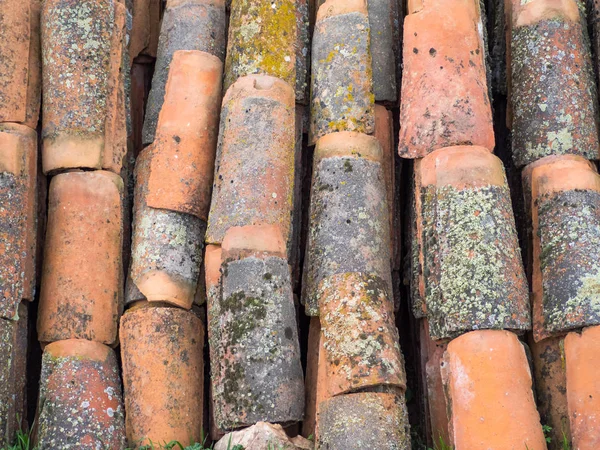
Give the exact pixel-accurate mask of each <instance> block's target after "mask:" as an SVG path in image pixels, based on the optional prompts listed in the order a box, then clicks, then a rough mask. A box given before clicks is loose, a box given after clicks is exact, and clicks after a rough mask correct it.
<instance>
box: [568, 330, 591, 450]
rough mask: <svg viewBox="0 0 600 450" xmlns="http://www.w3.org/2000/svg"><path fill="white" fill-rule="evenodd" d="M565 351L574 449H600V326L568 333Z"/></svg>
mask: <svg viewBox="0 0 600 450" xmlns="http://www.w3.org/2000/svg"><path fill="white" fill-rule="evenodd" d="M564 351H565V364H566V368H567V403H568V411H569V419H570V426H571V436H572V439H573V446H572V448H574V449H579V450H592V449H596V448H598V446H600V434H599V433H598V430H599V429H600V423H599V422H600V383H598V352H599V351H600V327H599V326H594V327H589V328H585V329H584V330H583V331H582V332H581V333H579V332H571V333H569V334H567V336H566V338H565V342H564Z"/></svg>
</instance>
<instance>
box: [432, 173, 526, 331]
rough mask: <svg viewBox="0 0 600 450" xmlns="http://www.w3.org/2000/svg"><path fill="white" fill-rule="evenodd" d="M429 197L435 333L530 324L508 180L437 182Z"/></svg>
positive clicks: (524, 326) (521, 326) (520, 328)
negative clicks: (460, 184)
mask: <svg viewBox="0 0 600 450" xmlns="http://www.w3.org/2000/svg"><path fill="white" fill-rule="evenodd" d="M505 183H506V182H505ZM422 196H423V198H422V205H423V214H422V215H423V237H422V240H423V242H424V249H423V253H424V255H425V264H424V267H423V273H424V276H425V286H426V304H427V312H428V318H429V323H430V326H431V335H432V337H433V338H434V339H441V338H452V337H456V336H457V335H459V334H461V333H463V332H465V331H469V330H476V329H485V328H492V329H513V330H527V329H529V328H530V323H531V319H530V313H529V301H528V289H527V281H526V279H525V274H524V271H523V265H522V262H521V253H520V249H519V245H518V242H517V233H516V229H515V221H514V216H513V213H512V207H511V202H510V192H509V189H508V186H507V185H506V184H505V185H504V186H492V185H489V186H481V187H477V188H465V189H456V188H455V187H453V186H440V187H437V188H436V187H434V186H433V185H430V186H427V187H424V188H423V189H422ZM430 218H431V219H430Z"/></svg>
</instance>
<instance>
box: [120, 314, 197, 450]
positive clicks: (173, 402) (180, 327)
mask: <svg viewBox="0 0 600 450" xmlns="http://www.w3.org/2000/svg"><path fill="white" fill-rule="evenodd" d="M120 332H121V358H122V361H123V384H124V392H125V410H126V412H127V420H126V426H127V440H128V442H129V445H130V446H132V447H133V446H134V445H143V444H147V443H149V440H151V441H152V442H153V443H154V444H155V445H156V444H164V443H168V442H170V441H172V440H177V441H179V442H181V443H182V444H183V445H184V446H186V445H191V444H192V443H194V442H202V441H201V430H202V426H203V424H202V412H203V390H204V377H203V374H204V360H203V347H204V327H203V325H202V321H201V320H200V319H199V318H198V317H196V316H195V315H194V313H192V312H189V311H183V310H181V309H178V308H167V307H152V306H151V305H147V304H142V305H141V306H140V307H138V308H136V309H134V310H132V311H128V312H126V313H125V314H124V315H123V317H122V319H121V329H120Z"/></svg>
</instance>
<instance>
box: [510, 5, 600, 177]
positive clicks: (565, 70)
mask: <svg viewBox="0 0 600 450" xmlns="http://www.w3.org/2000/svg"><path fill="white" fill-rule="evenodd" d="M522 3H523V2H520V1H519V0H512V2H511V5H512V6H511V8H509V11H508V13H509V14H508V19H507V25H508V26H509V27H510V31H511V32H512V34H509V36H510V39H511V42H510V45H511V49H510V59H511V69H512V73H511V91H512V92H511V98H512V111H513V120H512V130H513V133H512V148H513V159H514V161H515V164H516V165H517V166H524V165H525V164H529V163H531V162H534V161H535V160H537V159H539V158H542V157H544V156H549V155H562V154H577V155H581V156H583V157H585V158H588V159H598V157H599V154H598V147H599V146H598V123H597V121H598V119H597V114H598V99H597V92H596V90H597V89H596V85H595V83H594V74H593V70H592V64H591V58H590V55H591V53H590V48H589V40H588V37H587V35H586V18H585V12H584V10H585V8H583V6H582V5H581V3H580V2H578V1H577V0H560V1H559V0H552V1H550V0H534V1H530V2H526V3H525V4H522ZM580 11H581V12H580ZM565 54H567V55H570V57H569V58H565V57H564V55H565Z"/></svg>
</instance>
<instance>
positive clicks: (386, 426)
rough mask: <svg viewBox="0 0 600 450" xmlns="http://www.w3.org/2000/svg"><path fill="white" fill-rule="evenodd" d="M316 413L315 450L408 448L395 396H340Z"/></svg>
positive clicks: (403, 412) (406, 430)
mask: <svg viewBox="0 0 600 450" xmlns="http://www.w3.org/2000/svg"><path fill="white" fill-rule="evenodd" d="M320 410H321V412H320V415H319V433H318V435H317V443H316V446H315V448H316V449H321V450H325V449H351V448H356V449H367V448H371V449H383V448H390V449H398V450H408V449H410V433H409V425H408V413H407V411H406V405H405V404H404V402H403V401H402V400H401V399H400V397H399V396H398V395H397V394H394V393H378V392H361V393H357V394H345V395H340V396H337V397H332V398H330V399H328V400H326V401H324V402H323V403H322V405H321V407H320Z"/></svg>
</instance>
